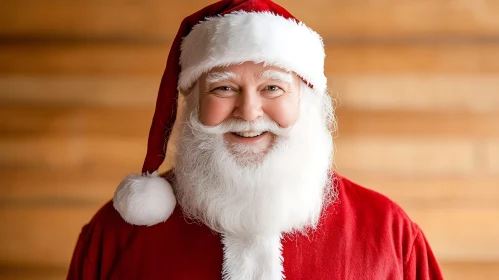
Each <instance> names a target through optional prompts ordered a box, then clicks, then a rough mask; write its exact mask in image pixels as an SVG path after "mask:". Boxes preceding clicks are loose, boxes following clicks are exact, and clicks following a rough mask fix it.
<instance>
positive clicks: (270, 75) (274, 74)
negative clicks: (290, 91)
mask: <svg viewBox="0 0 499 280" xmlns="http://www.w3.org/2000/svg"><path fill="white" fill-rule="evenodd" d="M260 79H270V80H277V81H281V82H285V83H288V84H291V83H292V82H293V75H291V73H285V72H281V71H275V70H266V71H264V72H263V73H262V74H261V75H260Z"/></svg>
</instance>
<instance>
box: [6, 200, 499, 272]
mask: <svg viewBox="0 0 499 280" xmlns="http://www.w3.org/2000/svg"><path fill="white" fill-rule="evenodd" d="M97 209H98V207H97V206H86V207H74V208H69V207H44V208H37V207H33V208H11V209H5V208H0V218H1V219H2V221H4V222H5V223H6V224H9V227H2V228H0V237H1V238H0V247H1V248H2V253H1V254H0V262H1V263H14V264H16V263H17V264H22V263H24V264H38V265H47V266H65V265H67V264H68V263H69V260H70V257H71V254H72V251H73V249H74V245H75V243H76V239H77V237H78V234H79V232H80V230H81V227H82V226H83V225H84V224H85V223H86V222H88V221H89V220H90V218H91V217H92V216H93V214H94V213H95V211H96V210H97ZM406 210H407V212H408V213H409V215H410V216H411V217H412V218H413V219H414V220H415V221H416V222H417V223H418V224H419V225H420V226H421V227H422V229H423V230H424V232H425V234H426V236H427V237H428V239H429V241H430V244H431V246H432V248H433V250H434V252H435V254H436V255H437V257H438V259H439V260H441V261H444V262H445V261H497V260H499V241H498V240H497V236H498V235H499V227H498V225H497V224H493V223H492V224H491V221H493V220H497V219H498V218H499V210H455V209H452V210H445V209H444V210H433V209H432V210H428V211H424V210H411V209H406ZM55 229H57V230H55ZM477 229H482V231H483V232H482V233H481V234H480V235H477V234H476V230H477Z"/></svg>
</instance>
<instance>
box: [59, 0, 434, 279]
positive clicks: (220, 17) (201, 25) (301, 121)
mask: <svg viewBox="0 0 499 280" xmlns="http://www.w3.org/2000/svg"><path fill="white" fill-rule="evenodd" d="M324 56H325V55H324V47H323V43H322V39H321V37H320V36H319V35H318V34H317V33H316V32H314V31H313V30H311V29H310V28H308V27H307V26H306V25H305V24H303V23H302V22H300V21H298V20H297V19H296V18H294V17H293V16H292V15H291V14H290V13H289V12H287V11H286V10H285V9H283V8H282V7H280V6H278V5H276V4H275V3H272V2H271V1H268V0H249V1H240V0H239V1H237V0H233V1H227V0H226V1H220V2H218V3H215V4H213V5H210V6H208V7H206V8H204V9H202V10H200V11H199V12H197V13H195V14H193V15H191V16H189V17H187V18H186V19H185V20H184V21H183V22H182V24H181V26H180V29H179V32H178V34H177V36H176V38H175V41H174V43H173V45H172V48H171V51H170V55H169V57H168V62H167V66H166V70H165V72H164V75H163V79H162V81H161V86H160V89H159V93H158V99H157V105H156V112H155V115H154V119H153V123H152V126H151V131H150V134H149V143H148V151H147V156H146V159H145V162H144V167H143V174H142V175H130V176H128V177H127V178H125V180H124V181H123V182H122V183H121V184H120V185H119V187H118V189H117V190H116V193H115V196H114V198H113V201H112V202H109V203H108V204H106V205H105V206H104V207H103V208H102V209H101V210H100V211H99V212H98V213H97V214H96V215H95V216H94V218H93V219H92V220H91V221H90V223H89V224H87V225H86V226H85V227H84V228H83V230H82V233H81V235H80V238H79V240H78V243H77V246H76V249H75V252H74V256H73V259H72V262H71V267H70V270H69V274H68V279H188V280H191V279H192V280H194V279H231V280H254V279H255V280H256V279H258V280H260V279H261V280H280V279H284V278H287V279H370V280H371V279H441V278H442V276H441V274H440V271H439V268H438V265H437V263H436V261H435V258H434V256H433V254H432V252H431V249H430V247H429V246H428V244H427V242H426V240H425V237H424V235H423V233H422V232H421V230H420V229H419V227H418V226H417V225H416V224H415V223H413V222H412V221H411V220H410V219H409V218H408V217H407V215H406V214H405V213H404V212H403V211H402V209H401V208H400V207H399V206H397V205H396V204H395V203H393V202H392V201H390V200H389V199H388V198H386V197H384V196H382V195H380V194H378V193H375V192H373V191H370V190H368V189H365V188H363V187H360V186H358V185H356V184H354V183H352V182H351V181H349V180H347V179H345V178H343V177H341V176H340V175H338V174H336V173H334V172H333V171H332V164H333V158H334V157H333V151H334V148H333V141H332V137H331V133H332V132H333V130H334V129H335V119H334V115H333V106H332V102H331V99H330V98H329V96H328V94H327V89H326V77H325V76H324ZM178 92H180V93H181V94H183V96H184V98H183V102H182V103H180V106H182V107H183V112H185V113H184V114H183V117H182V118H181V119H179V120H177V125H178V127H179V131H180V132H179V135H178V137H176V139H172V141H170V142H174V143H175V144H176V147H177V149H176V157H175V158H176V160H175V168H174V170H171V171H169V172H166V173H165V174H162V175H159V174H158V172H157V170H158V168H159V167H160V165H161V164H162V162H163V159H164V157H165V151H166V143H167V141H168V140H169V136H170V132H171V130H172V127H173V124H174V123H175V115H176V111H177V110H176V109H177V106H178V104H177V100H178Z"/></svg>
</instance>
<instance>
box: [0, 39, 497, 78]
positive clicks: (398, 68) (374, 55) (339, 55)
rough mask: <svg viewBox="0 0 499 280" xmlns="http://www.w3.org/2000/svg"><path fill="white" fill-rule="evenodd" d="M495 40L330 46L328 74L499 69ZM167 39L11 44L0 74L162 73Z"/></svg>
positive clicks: (3, 51)
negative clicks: (141, 42) (478, 42)
mask: <svg viewBox="0 0 499 280" xmlns="http://www.w3.org/2000/svg"><path fill="white" fill-rule="evenodd" d="M498 45H499V42H498V43H497V44H492V43H491V44H471V45H468V44H431V43H427V44H418V43H411V42H408V43H407V42H406V43H403V42H402V43H390V42H385V43H383V42H380V43H372V44H361V43H359V44H355V43H341V42H338V43H332V44H327V45H326V62H325V64H326V73H328V74H340V73H398V74H400V73H405V72H409V73H413V72H422V73H437V72H443V73H498V72H499V48H498V47H497V46H498ZM169 50H170V44H169V43H149V44H133V43H128V44H127V43H115V44H113V43H41V44H32V43H26V44H24V43H12V44H3V45H1V46H0V61H1V63H0V73H9V74H13V73H17V74H49V73H52V74H70V73H71V74H92V75H100V74H114V75H125V74H130V75H154V76H155V77H157V78H158V79H159V78H160V77H161V74H162V73H163V70H164V67H165V64H166V58H167V56H168V52H169Z"/></svg>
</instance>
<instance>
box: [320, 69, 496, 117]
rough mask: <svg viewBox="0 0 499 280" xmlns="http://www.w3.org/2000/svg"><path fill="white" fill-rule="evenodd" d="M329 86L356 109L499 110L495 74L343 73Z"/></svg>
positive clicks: (488, 111) (335, 95)
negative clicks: (352, 74)
mask: <svg viewBox="0 0 499 280" xmlns="http://www.w3.org/2000/svg"><path fill="white" fill-rule="evenodd" d="M329 86H330V87H331V88H332V90H333V96H334V97H338V98H339V102H340V104H341V105H342V106H345V107H347V108H355V109H359V110H408V111H413V110H416V111H440V112H445V111H446V110H456V111H461V112H464V113H466V112H475V113H497V112H499V94H498V92H499V78H498V76H497V75H447V74H441V75H433V74H420V75H418V74H414V75H408V74H400V75H359V76H349V75H345V76H333V77H332V78H331V79H330V80H329Z"/></svg>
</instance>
